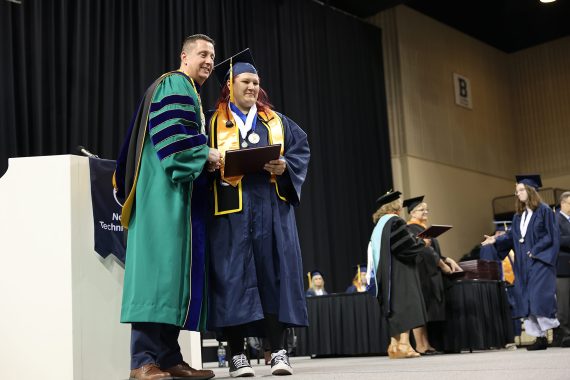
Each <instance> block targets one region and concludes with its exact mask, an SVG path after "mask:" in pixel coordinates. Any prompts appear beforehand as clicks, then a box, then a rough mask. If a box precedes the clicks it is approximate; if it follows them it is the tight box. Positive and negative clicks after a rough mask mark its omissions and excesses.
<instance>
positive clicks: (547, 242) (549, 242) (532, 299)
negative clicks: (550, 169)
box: [482, 175, 560, 350]
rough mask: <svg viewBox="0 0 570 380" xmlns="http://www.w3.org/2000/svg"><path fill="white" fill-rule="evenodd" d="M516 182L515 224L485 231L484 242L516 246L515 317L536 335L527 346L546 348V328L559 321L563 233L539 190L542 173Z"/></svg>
mask: <svg viewBox="0 0 570 380" xmlns="http://www.w3.org/2000/svg"><path fill="white" fill-rule="evenodd" d="M516 182H517V183H516V187H515V196H516V200H515V208H516V213H515V215H514V216H513V221H512V228H511V229H510V230H508V231H507V233H506V234H504V235H502V236H499V237H495V236H487V235H485V241H483V243H482V244H483V245H487V244H496V246H497V251H498V252H499V253H500V252H508V251H509V250H510V249H514V251H515V260H514V272H515V283H514V288H513V296H514V299H515V307H514V310H513V317H514V318H524V323H525V331H526V333H527V334H529V335H532V336H535V337H536V341H535V342H534V343H533V344H532V345H531V346H529V347H527V350H545V349H546V348H547V345H548V341H547V338H546V333H547V331H548V330H549V329H551V328H555V327H558V325H559V324H560V323H559V322H558V319H556V259H557V256H558V249H559V246H560V241H559V239H560V234H559V230H558V224H557V223H556V220H555V215H554V212H553V211H552V210H551V209H550V207H549V206H548V205H547V204H546V203H544V202H543V201H542V199H541V198H540V195H539V194H538V189H539V188H540V187H541V186H542V182H541V180H540V176H538V175H522V176H517V177H516ZM501 259H504V257H501Z"/></svg>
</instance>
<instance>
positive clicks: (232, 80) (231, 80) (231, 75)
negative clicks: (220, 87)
mask: <svg viewBox="0 0 570 380" xmlns="http://www.w3.org/2000/svg"><path fill="white" fill-rule="evenodd" d="M233 83H234V70H233V68H232V58H230V102H232V103H233V102H234V85H233ZM234 104H235V103H234Z"/></svg>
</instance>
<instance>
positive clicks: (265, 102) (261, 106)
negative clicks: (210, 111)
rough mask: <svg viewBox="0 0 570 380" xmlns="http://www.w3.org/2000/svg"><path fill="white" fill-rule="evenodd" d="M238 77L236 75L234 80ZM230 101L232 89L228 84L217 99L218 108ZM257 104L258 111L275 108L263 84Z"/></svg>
mask: <svg viewBox="0 0 570 380" xmlns="http://www.w3.org/2000/svg"><path fill="white" fill-rule="evenodd" d="M236 78H237V77H234V82H235V79H236ZM229 101H230V89H229V88H228V86H227V85H224V87H222V91H220V96H219V97H218V100H217V101H216V109H217V108H218V106H219V105H220V104H221V103H228V102H229ZM255 105H256V106H257V112H264V111H271V110H272V109H273V104H271V102H270V101H269V96H268V95H267V92H265V90H264V89H263V88H261V86H259V93H258V94H257V102H255Z"/></svg>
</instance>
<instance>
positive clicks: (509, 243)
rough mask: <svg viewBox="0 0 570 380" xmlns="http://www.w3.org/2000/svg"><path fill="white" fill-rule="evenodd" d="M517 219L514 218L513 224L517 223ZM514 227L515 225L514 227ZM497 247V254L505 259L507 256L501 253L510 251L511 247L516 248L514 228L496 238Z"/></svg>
mask: <svg viewBox="0 0 570 380" xmlns="http://www.w3.org/2000/svg"><path fill="white" fill-rule="evenodd" d="M514 223H515V219H514V218H513V224H512V226H514V225H515V224H514ZM513 228H514V227H513ZM495 248H496V250H497V255H498V257H499V258H500V259H501V260H503V259H504V258H505V257H506V255H505V257H501V254H502V253H504V252H506V254H508V253H509V251H510V250H511V249H513V248H514V244H513V230H512V228H511V229H510V230H508V231H507V232H505V233H504V234H503V235H501V236H498V237H497V238H496V240H495Z"/></svg>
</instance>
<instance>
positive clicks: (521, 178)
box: [516, 174, 542, 190]
mask: <svg viewBox="0 0 570 380" xmlns="http://www.w3.org/2000/svg"><path fill="white" fill-rule="evenodd" d="M516 179H517V183H524V184H525V185H527V186H530V187H533V188H534V189H535V190H538V189H540V188H541V187H542V180H541V179H540V175H538V174H521V175H517V176H516Z"/></svg>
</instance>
